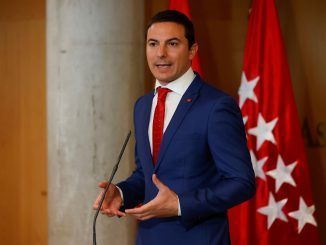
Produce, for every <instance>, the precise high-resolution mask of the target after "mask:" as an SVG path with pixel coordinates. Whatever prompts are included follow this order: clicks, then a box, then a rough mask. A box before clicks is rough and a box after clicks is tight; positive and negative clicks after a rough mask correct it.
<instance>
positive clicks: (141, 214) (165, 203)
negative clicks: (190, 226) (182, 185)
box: [125, 174, 179, 220]
mask: <svg viewBox="0 0 326 245" xmlns="http://www.w3.org/2000/svg"><path fill="white" fill-rule="evenodd" d="M152 180H153V183H154V184H155V186H156V187H157V188H158V193H157V195H156V197H155V198H154V199H153V200H151V201H150V202H148V203H146V204H145V205H143V206H141V207H138V208H133V209H126V210H125V212H126V213H127V214H130V215H132V216H134V217H135V218H136V219H139V220H147V219H150V218H158V217H160V218H163V217H172V216H178V207H179V199H178V196H177V194H176V193H175V192H174V191H172V190H171V189H170V188H169V187H167V186H166V185H164V184H163V183H162V182H161V181H160V180H159V179H158V178H157V176H156V175H155V174H153V176H152Z"/></svg>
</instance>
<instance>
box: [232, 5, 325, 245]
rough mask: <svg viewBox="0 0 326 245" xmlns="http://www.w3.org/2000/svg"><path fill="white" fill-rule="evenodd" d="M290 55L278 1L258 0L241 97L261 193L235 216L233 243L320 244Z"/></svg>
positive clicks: (251, 21)
mask: <svg viewBox="0 0 326 245" xmlns="http://www.w3.org/2000/svg"><path fill="white" fill-rule="evenodd" d="M285 54H286V52H285V49H284V45H283V41H282V35H281V30H280V25H279V21H278V14H277V10H276V6H275V2H274V0H253V2H252V8H251V13H250V17H249V25H248V32H247V38H246V45H245V54H244V64H243V71H242V77H241V85H240V88H239V91H238V94H239V106H240V108H241V111H242V115H243V120H244V124H245V127H246V132H247V139H248V147H249V149H250V154H251V159H252V164H253V168H254V170H255V174H256V183H257V192H256V196H255V197H254V198H253V199H251V200H250V201H248V202H246V203H243V204H241V205H239V206H237V207H235V208H233V209H231V210H230V212H229V218H230V230H231V241H232V244H241V245H253V244H277V245H282V244H287V245H288V244H310V245H313V244H319V241H318V234H317V223H316V218H315V206H314V201H313V197H312V192H311V186H310V176H309V169H308V163H307V158H306V155H305V149H304V142H303V138H302V136H301V130H300V124H299V118H298V114H297V110H296V105H295V99H294V95H293V91H292V85H291V77H290V72H289V67H288V64H287V59H286V55H285Z"/></svg>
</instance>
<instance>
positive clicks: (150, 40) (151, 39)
mask: <svg viewBox="0 0 326 245" xmlns="http://www.w3.org/2000/svg"><path fill="white" fill-rule="evenodd" d="M147 42H158V40H156V39H153V38H150V39H148V40H147Z"/></svg>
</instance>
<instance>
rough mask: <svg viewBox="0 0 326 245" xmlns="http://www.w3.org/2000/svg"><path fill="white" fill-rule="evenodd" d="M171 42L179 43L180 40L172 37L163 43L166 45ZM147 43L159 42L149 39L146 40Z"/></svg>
mask: <svg viewBox="0 0 326 245" xmlns="http://www.w3.org/2000/svg"><path fill="white" fill-rule="evenodd" d="M171 41H178V42H180V41H181V40H180V38H177V37H172V38H170V39H168V40H166V41H165V42H167V43H168V42H171ZM147 42H159V41H158V40H157V39H153V38H150V39H148V40H147Z"/></svg>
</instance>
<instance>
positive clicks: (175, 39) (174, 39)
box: [166, 37, 181, 42]
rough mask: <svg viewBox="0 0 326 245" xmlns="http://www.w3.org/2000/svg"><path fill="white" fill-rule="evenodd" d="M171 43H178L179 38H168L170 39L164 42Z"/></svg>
mask: <svg viewBox="0 0 326 245" xmlns="http://www.w3.org/2000/svg"><path fill="white" fill-rule="evenodd" d="M171 41H178V42H180V41H181V40H180V39H179V38H177V37H173V38H170V39H168V40H166V42H171Z"/></svg>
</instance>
